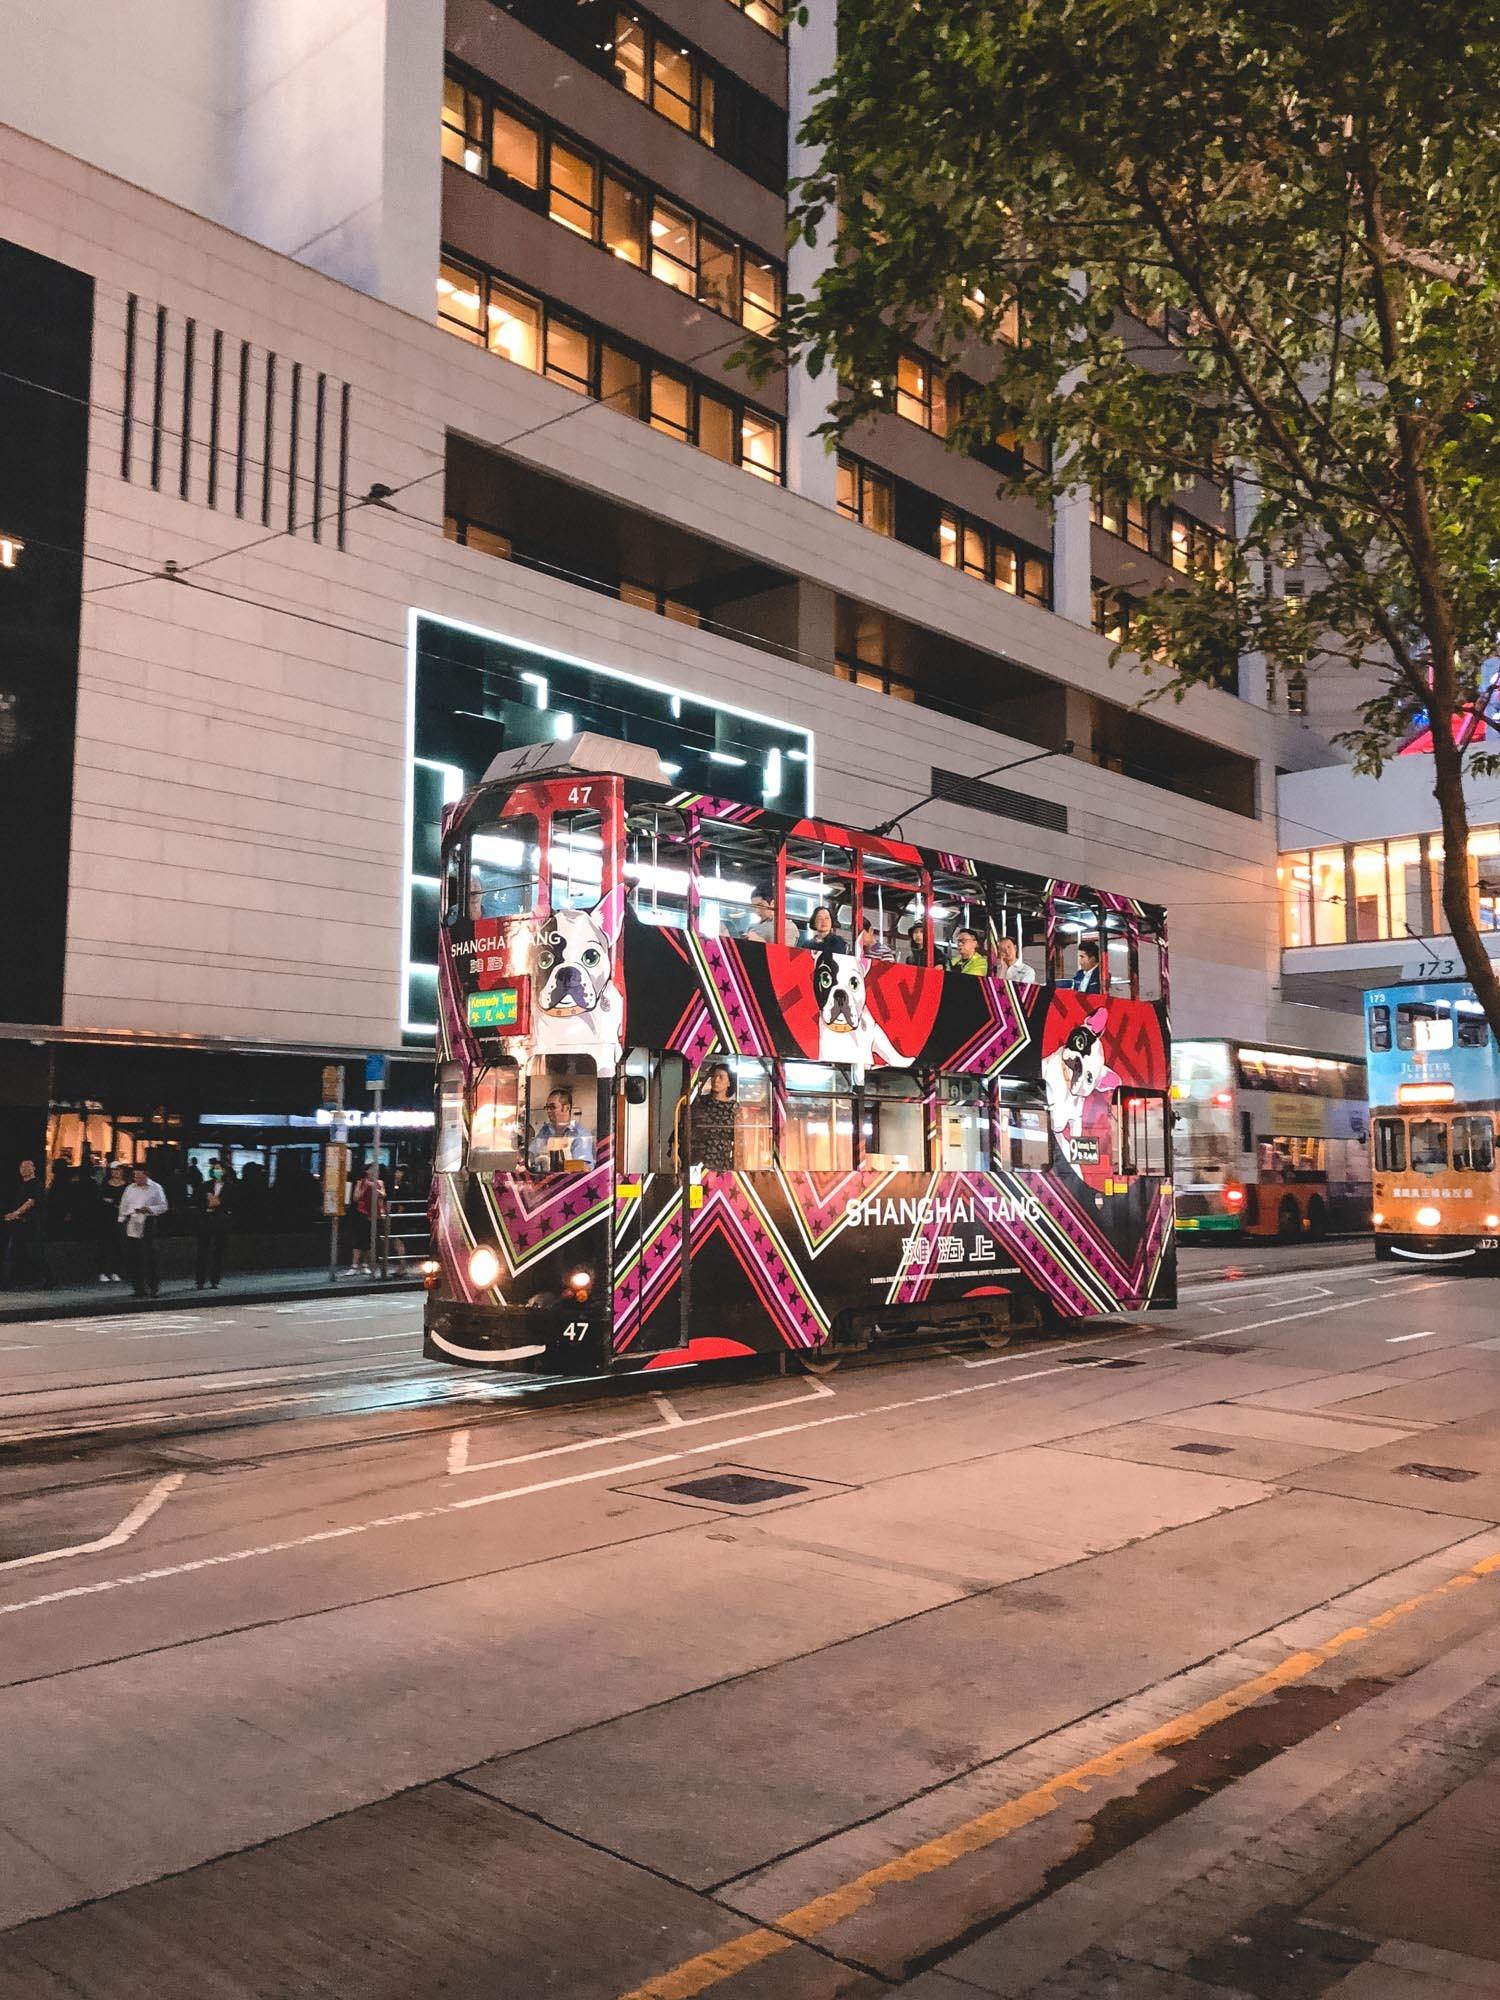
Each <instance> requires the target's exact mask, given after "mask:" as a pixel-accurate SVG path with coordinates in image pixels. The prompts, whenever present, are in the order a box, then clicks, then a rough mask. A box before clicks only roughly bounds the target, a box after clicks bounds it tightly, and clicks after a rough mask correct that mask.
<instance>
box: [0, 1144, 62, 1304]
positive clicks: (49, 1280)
mask: <svg viewBox="0 0 1500 2000" xmlns="http://www.w3.org/2000/svg"><path fill="white" fill-rule="evenodd" d="M42 1194H43V1189H42V1183H41V1180H40V1178H39V1177H38V1174H37V1170H36V1161H35V1160H22V1161H20V1162H19V1164H18V1165H17V1167H16V1181H15V1186H14V1187H13V1189H12V1190H11V1197H10V1201H9V1202H8V1204H7V1205H6V1210H5V1223H6V1229H5V1286H6V1289H7V1291H9V1290H11V1289H12V1288H14V1287H16V1286H18V1285H21V1284H23V1283H25V1282H26V1281H27V1280H28V1279H29V1280H30V1281H31V1282H32V1283H34V1284H39V1285H40V1286H41V1287H42V1289H43V1290H44V1291H48V1292H50V1291H51V1290H52V1289H53V1287H54V1286H55V1285H56V1283H57V1280H56V1279H55V1278H54V1277H53V1275H52V1272H51V1270H50V1269H49V1268H48V1264H47V1252H46V1248H45V1246H44V1244H43V1242H42Z"/></svg>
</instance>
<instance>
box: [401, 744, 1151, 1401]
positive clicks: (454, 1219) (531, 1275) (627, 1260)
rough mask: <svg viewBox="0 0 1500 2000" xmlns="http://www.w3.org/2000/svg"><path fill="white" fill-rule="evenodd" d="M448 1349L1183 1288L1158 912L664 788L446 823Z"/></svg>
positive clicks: (481, 1359) (1049, 1308)
mask: <svg viewBox="0 0 1500 2000" xmlns="http://www.w3.org/2000/svg"><path fill="white" fill-rule="evenodd" d="M442 857H443V858H442V913H441V918H440V936H439V948H438V987H439V1025H438V1046H437V1063H438V1078H437V1100H438V1129H437V1148H436V1159H435V1173H434V1178H433V1194H432V1232H433V1246H434V1252H433V1267H432V1269H431V1273H430V1277H429V1285H428V1293H427V1302H426V1315H425V1323H426V1348H427V1352H428V1354H429V1355H431V1356H433V1357H435V1358H446V1359H449V1360H452V1361H456V1362H464V1363H471V1364H478V1365H490V1366H495V1367H515V1366H518V1365H530V1366H534V1367H537V1368H539V1369H542V1370H544V1371H547V1372H552V1371H558V1372H565V1373H579V1374H581V1373H601V1372H608V1371H613V1370H629V1369H642V1368H646V1369H658V1368H666V1367H678V1366H683V1365H691V1364H695V1363H700V1362H705V1361H715V1360H723V1359H729V1358H732V1357H742V1356H749V1355H754V1354H766V1353H786V1352H790V1353H791V1354H793V1355H795V1356H798V1357H801V1358H802V1359H804V1360H806V1361H807V1362H808V1363H809V1364H810V1365H813V1366H816V1365H818V1364H819V1363H826V1362H827V1361H828V1360H829V1359H830V1358H832V1357H834V1356H836V1355H838V1354H840V1353H844V1352H848V1351H851V1350H856V1349H867V1348H870V1347H872V1346H874V1345H876V1344H879V1343H882V1342H891V1341H903V1342H904V1341H908V1340H911V1339H913V1338H918V1337H921V1336H924V1335H938V1336H947V1337H952V1336H955V1335H959V1334H972V1335H975V1336H978V1337H981V1338H986V1339H990V1340H996V1341H1001V1340H1004V1339H1007V1338H1009V1337H1010V1336H1011V1334H1012V1333H1014V1332H1016V1331H1020V1330H1029V1329H1035V1328H1037V1327H1039V1326H1041V1325H1043V1324H1045V1323H1054V1322H1056V1321H1058V1320H1078V1319H1084V1318H1088V1317H1091V1316H1094V1315H1099V1314H1108V1313H1116V1312H1122V1311H1134V1310H1137V1309H1140V1308H1142V1307H1146V1306H1165V1305H1171V1304H1173V1303H1174V1302H1175V1266H1174V1261H1173V1259H1174V1249H1173V1241H1174V1239H1173V1228H1172V1175H1171V1158H1170V1137H1169V1134H1170V1117H1169V1111H1168V1091H1169V1087H1170V1050H1169V1042H1168V1029H1167V990H1166V985H1167V956H1166V941H1165V931H1164V923H1163V915H1162V912H1161V911H1160V910H1159V909H1156V908H1153V907H1150V906H1146V905H1143V904H1140V903H1136V902H1133V901H1131V900H1129V899H1128V898H1126V897H1123V896H1116V895H1108V894H1103V893H1100V892H1098V891H1095V890H1092V889H1089V888H1086V887H1084V886H1082V885H1080V884H1078V883H1071V882H1060V881H1049V880H1046V879H1044V878H1042V877H1039V876H1033V875H1025V874H1021V873H1018V872H1011V871H1002V870H1000V869H997V868H994V867H992V866H990V865H988V864H985V863H978V862H974V861H971V860H968V859H966V858H964V857H963V856H961V855H956V854H949V853H940V852H935V851H931V850H928V849H925V848H920V847H915V846H911V845H909V844H907V843H906V842H903V841H899V840H892V839H890V838H886V837H882V836H877V835H873V834H864V833H860V832H858V831H857V830H855V829H853V828H849V827H844V826H837V825H833V824H831V823H829V822H827V821H825V820H821V819H817V818H803V819H796V820H794V819H791V818H788V817H786V816H784V815H779V814H775V813H772V812H768V811H764V810H762V809H760V808H758V807H755V806H750V805H744V804H741V803H738V802H735V801H732V800H728V799H715V798H710V797H705V796H702V795H700V794H694V793H685V792H683V791H681V790H680V789H675V790H674V788H673V787H672V786H671V785H670V784H669V783H668V782H667V779H666V777H665V775H664V773H663V772H662V770H661V767H660V765H659V763H658V761H657V759H656V756H655V754H654V753H653V752H651V751H648V750H644V749H642V748H640V747H639V746H633V745H629V744H625V743H618V742H615V741H613V740H612V739H608V738H603V737H599V736H583V737H578V738H574V739H571V740H570V741H567V742H562V743H546V744H537V745H532V746H530V747H528V748H526V749H522V750H518V751H514V752H506V753H504V754H502V755H501V756H500V757H498V758H496V760H495V762H494V763H493V764H492V765H491V767H490V769H489V771H488V772H487V773H486V774H485V777H484V778H483V780H482V781H481V782H480V783H479V784H478V785H477V786H475V787H474V788H473V789H472V790H471V791H470V792H469V793H467V794H466V795H465V797H463V798H462V799H460V800H459V801H457V802H456V803H455V804H453V805H452V806H450V807H449V808H448V809H447V812H446V814H445V818H444V825H443V840H442Z"/></svg>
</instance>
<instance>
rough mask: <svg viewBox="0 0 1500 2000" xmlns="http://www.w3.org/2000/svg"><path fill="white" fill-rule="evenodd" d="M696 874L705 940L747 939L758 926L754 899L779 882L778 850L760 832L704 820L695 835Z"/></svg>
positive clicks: (755, 829)
mask: <svg viewBox="0 0 1500 2000" xmlns="http://www.w3.org/2000/svg"><path fill="white" fill-rule="evenodd" d="M693 870H694V874H695V877H696V879H697V884H698V929H699V931H700V932H701V933H702V935H703V936H704V937H744V936H745V934H746V933H747V932H748V931H749V930H750V928H751V926H752V925H753V924H755V923H756V922H757V916H756V913H755V911H753V910H752V908H751V898H752V897H753V896H754V895H755V894H756V892H757V890H763V889H764V888H765V887H766V886H767V884H768V883H770V882H772V881H774V879H775V875H776V849H775V847H774V845H773V843H772V841H771V839H770V837H769V836H768V835H767V834H766V833H764V832H763V831H762V830H761V829H760V828H758V827H753V826H736V825H735V824H734V822H733V821H732V820H718V819H702V820H699V822H698V825H697V828H696V829H695V831H694V835H693ZM773 894H774V892H773ZM759 941H760V942H764V941H765V939H764V936H763V935H761V936H760V938H759Z"/></svg>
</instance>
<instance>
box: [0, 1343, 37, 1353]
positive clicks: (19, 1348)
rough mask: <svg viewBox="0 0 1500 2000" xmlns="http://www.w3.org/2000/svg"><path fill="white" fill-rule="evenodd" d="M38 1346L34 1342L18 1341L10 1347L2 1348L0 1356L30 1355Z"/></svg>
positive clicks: (0, 1348)
mask: <svg viewBox="0 0 1500 2000" xmlns="http://www.w3.org/2000/svg"><path fill="white" fill-rule="evenodd" d="M38 1344H39V1343H38V1342H36V1341H34V1340H17V1341H15V1342H13V1343H12V1344H11V1346H9V1347H0V1354H29V1353H30V1352H31V1351H32V1349H33V1348H35V1347H36V1346H37V1345H38Z"/></svg>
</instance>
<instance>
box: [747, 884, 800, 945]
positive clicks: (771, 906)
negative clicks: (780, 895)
mask: <svg viewBox="0 0 1500 2000" xmlns="http://www.w3.org/2000/svg"><path fill="white" fill-rule="evenodd" d="M750 914H751V916H752V917H753V918H754V920H755V921H754V922H753V923H752V924H750V925H749V926H747V928H746V930H745V932H744V936H745V937H747V938H749V939H750V941H751V943H752V944H769V943H770V942H771V940H772V938H773V937H775V935H776V892H775V890H774V889H773V888H772V886H771V884H770V883H769V882H757V883H756V885H755V887H754V888H753V889H752V890H751V892H750ZM781 942H782V943H783V944H795V943H796V942H797V926H796V925H795V924H794V923H793V922H792V920H791V918H790V917H787V918H786V919H785V921H784V922H783V924H782V926H781Z"/></svg>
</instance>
